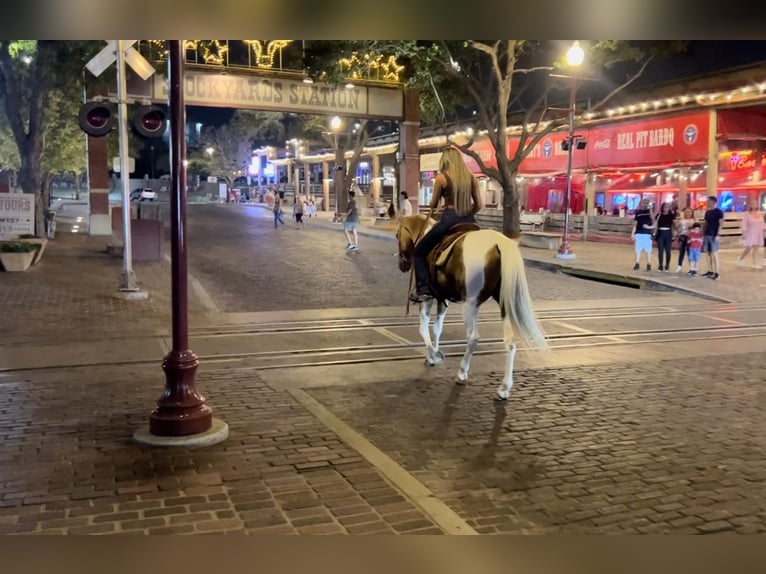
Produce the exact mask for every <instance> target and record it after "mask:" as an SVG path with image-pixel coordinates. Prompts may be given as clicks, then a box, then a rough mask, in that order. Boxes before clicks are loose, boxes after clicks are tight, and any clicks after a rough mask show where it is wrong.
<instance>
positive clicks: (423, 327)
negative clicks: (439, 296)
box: [419, 299, 436, 365]
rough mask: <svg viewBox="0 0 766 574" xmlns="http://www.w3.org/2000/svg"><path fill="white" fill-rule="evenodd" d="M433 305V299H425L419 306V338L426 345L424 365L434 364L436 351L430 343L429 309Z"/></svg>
mask: <svg viewBox="0 0 766 574" xmlns="http://www.w3.org/2000/svg"><path fill="white" fill-rule="evenodd" d="M433 304H434V300H433V299H426V300H425V301H423V302H422V303H421V304H420V329H419V331H420V336H421V337H422V338H423V342H424V343H425V344H426V364H428V365H435V364H436V350H435V349H434V345H433V343H432V342H431V329H430V323H431V307H432V306H433Z"/></svg>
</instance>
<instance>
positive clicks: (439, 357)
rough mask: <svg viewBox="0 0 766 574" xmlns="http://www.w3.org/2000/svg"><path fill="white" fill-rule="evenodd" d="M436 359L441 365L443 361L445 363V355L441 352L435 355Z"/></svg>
mask: <svg viewBox="0 0 766 574" xmlns="http://www.w3.org/2000/svg"><path fill="white" fill-rule="evenodd" d="M434 359H436V360H437V361H438V362H440V363H441V362H442V361H444V353H442V352H441V351H436V353H435V355H434Z"/></svg>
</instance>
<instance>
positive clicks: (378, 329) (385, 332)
mask: <svg viewBox="0 0 766 574" xmlns="http://www.w3.org/2000/svg"><path fill="white" fill-rule="evenodd" d="M373 331H375V332H376V333H380V334H381V335H383V336H384V337H388V338H389V339H391V340H392V341H396V342H397V343H401V344H402V345H411V344H412V343H413V341H410V340H409V339H405V338H404V337H401V336H399V335H397V334H396V333H394V332H393V331H389V330H388V329H386V328H385V327H376V328H375V329H373Z"/></svg>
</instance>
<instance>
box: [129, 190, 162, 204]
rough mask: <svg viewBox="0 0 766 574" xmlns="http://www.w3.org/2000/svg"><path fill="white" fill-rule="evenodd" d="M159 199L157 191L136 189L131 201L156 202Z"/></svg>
mask: <svg viewBox="0 0 766 574" xmlns="http://www.w3.org/2000/svg"><path fill="white" fill-rule="evenodd" d="M156 197H157V194H156V193H155V191H154V190H153V189H152V188H150V187H144V188H143V189H134V190H133V191H131V192H130V201H147V200H149V201H154V199H155V198H156Z"/></svg>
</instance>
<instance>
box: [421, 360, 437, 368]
mask: <svg viewBox="0 0 766 574" xmlns="http://www.w3.org/2000/svg"><path fill="white" fill-rule="evenodd" d="M423 364H425V365H426V366H427V367H433V366H434V365H436V363H434V361H433V360H432V359H426V360H425V361H423Z"/></svg>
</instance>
